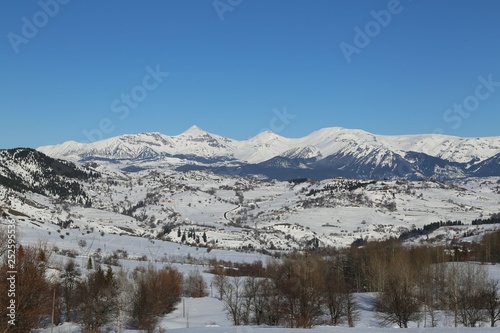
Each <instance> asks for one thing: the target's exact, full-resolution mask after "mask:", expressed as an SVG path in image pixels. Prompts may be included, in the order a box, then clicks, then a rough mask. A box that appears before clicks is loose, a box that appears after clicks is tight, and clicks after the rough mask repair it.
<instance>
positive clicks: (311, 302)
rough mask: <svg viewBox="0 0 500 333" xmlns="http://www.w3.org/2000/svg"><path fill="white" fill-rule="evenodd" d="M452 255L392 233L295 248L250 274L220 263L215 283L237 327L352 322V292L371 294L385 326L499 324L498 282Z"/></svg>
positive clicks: (354, 316)
mask: <svg viewBox="0 0 500 333" xmlns="http://www.w3.org/2000/svg"><path fill="white" fill-rule="evenodd" d="M451 254H452V255H450V254H447V252H446V251H445V249H444V248H442V247H407V246H404V245H403V244H402V243H401V241H399V240H397V239H390V240H387V241H381V242H369V243H367V244H366V245H365V246H363V247H360V248H358V247H354V246H353V247H351V248H349V249H343V250H323V251H320V250H316V251H315V252H312V253H306V254H293V255H291V256H288V257H286V258H284V259H281V260H279V261H278V260H276V261H272V262H270V263H269V264H268V265H267V267H266V268H265V272H262V271H259V272H258V273H257V271H256V272H255V273H256V274H255V275H254V276H250V277H241V276H228V274H226V270H224V269H222V268H219V269H218V270H217V269H215V270H214V271H213V273H215V276H214V279H213V282H212V283H213V284H214V285H215V286H216V290H218V292H219V295H220V298H221V300H222V301H223V302H224V304H225V307H226V311H227V313H228V316H229V318H230V319H231V320H232V321H233V323H234V324H235V325H246V324H257V325H259V324H266V325H280V326H287V327H312V326H314V325H317V324H328V325H339V324H344V325H345V324H347V325H349V326H354V325H355V323H356V320H357V318H358V305H357V303H356V300H355V297H354V293H355V292H372V293H376V297H375V298H374V300H373V304H372V308H373V310H374V312H375V313H376V317H377V318H378V319H379V321H380V323H381V324H383V325H388V324H397V325H399V326H400V327H408V325H409V323H410V322H411V321H417V322H421V323H422V324H423V325H424V326H426V327H429V326H432V327H433V326H436V325H437V324H438V322H439V321H440V320H446V321H448V320H450V321H451V322H452V325H454V326H458V325H461V326H467V327H474V326H478V325H486V324H489V325H491V326H492V327H493V326H496V324H497V322H498V321H499V320H500V290H499V288H500V282H499V281H498V280H494V279H491V278H489V276H488V273H487V269H486V267H485V266H484V265H480V264H477V263H471V262H468V261H467V262H459V261H457V260H456V259H457V258H459V256H456V255H453V254H454V253H453V252H452V253H451ZM453 258H454V259H455V260H451V261H450V259H453ZM232 273H234V272H232ZM248 273H249V272H247V274H248ZM250 274H251V272H250ZM439 314H441V315H443V314H444V316H445V318H442V317H440V316H439ZM450 318H451V319H450ZM445 324H446V323H445Z"/></svg>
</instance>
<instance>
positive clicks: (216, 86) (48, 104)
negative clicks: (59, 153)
mask: <svg viewBox="0 0 500 333" xmlns="http://www.w3.org/2000/svg"><path fill="white" fill-rule="evenodd" d="M499 17H500V2H498V1H496V0H479V1H472V0H469V1H464V0H440V1H433V0H413V1H411V0H401V1H397V0H391V1H386V0H385V1H375V0H359V1H354V0H335V1H331V0H317V1H311V0H215V1H214V0H152V1H138V0H137V1H128V0H120V1H118V0H109V1H96V0H89V1H77V0H72V1H70V0H41V1H38V2H37V1H19V0H3V1H2V2H1V4H0V36H1V42H0V48H1V52H0V66H1V67H0V68H1V71H0V73H1V75H0V91H1V94H0V96H1V97H0V109H1V115H2V129H1V131H0V147H1V148H10V147H19V146H25V147H37V146H41V145H47V144H56V143H61V142H64V141H68V140H75V141H81V142H85V141H93V140H95V139H98V138H101V137H103V138H104V137H111V136H116V135H120V134H123V133H140V132H149V131H156V132H161V133H164V134H168V135H175V134H179V133H181V132H183V131H184V130H186V129H187V128H189V127H190V126H191V125H194V124H196V125H198V126H199V127H201V128H203V129H205V130H207V131H209V132H213V133H216V134H220V135H224V136H228V137H231V138H234V139H241V140H243V139H247V138H249V137H252V136H254V135H256V134H258V133H259V132H261V131H263V130H266V129H271V130H273V131H275V132H277V133H278V134H280V135H284V136H287V137H301V136H304V135H307V134H308V133H310V132H312V131H314V130H317V129H320V128H323V127H330V126H341V127H346V128H356V129H363V130H366V131H369V132H372V133H376V134H388V135H392V134H420V133H433V132H440V133H445V134H450V135H458V136H469V137H471V136H496V135H500V132H499V127H498V124H499V123H500V116H499V114H500V112H499V111H500V62H499V59H500V42H499V35H498V34H499V32H500V20H499V19H498V18H499ZM155 73H156V74H155ZM166 73H168V75H167V74H166Z"/></svg>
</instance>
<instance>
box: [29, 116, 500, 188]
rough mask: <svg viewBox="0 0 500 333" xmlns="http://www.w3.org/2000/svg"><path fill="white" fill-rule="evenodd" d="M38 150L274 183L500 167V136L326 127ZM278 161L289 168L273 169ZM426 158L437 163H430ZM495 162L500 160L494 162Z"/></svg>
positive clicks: (455, 173)
mask: <svg viewBox="0 0 500 333" xmlns="http://www.w3.org/2000/svg"><path fill="white" fill-rule="evenodd" d="M38 150H39V151H41V152H43V153H45V154H47V155H49V156H52V157H56V158H62V159H67V160H71V161H89V160H102V159H105V160H108V161H111V162H112V163H114V164H116V165H117V166H118V167H121V168H123V169H124V170H129V171H130V170H133V171H136V170H138V168H139V169H141V168H157V167H159V166H161V167H170V168H181V170H187V169H199V168H205V169H208V170H211V171H213V172H217V173H229V174H234V173H237V174H240V175H264V176H266V177H270V178H275V177H274V176H273V175H276V174H279V175H281V177H278V178H280V179H290V178H293V177H311V178H316V179H323V178H328V177H332V176H348V177H355V178H363V177H373V178H380V179H381V178H387V177H395V178H413V179H418V178H420V177H435V178H438V179H452V178H457V177H464V176H495V175H500V166H498V163H495V161H497V159H498V156H500V155H499V154H500V137H489V138H459V137H452V136H445V135H411V136H408V135H407V136H382V135H375V134H371V133H368V132H365V131H361V130H349V129H345V128H340V127H332V128H324V129H321V130H318V131H316V132H313V133H311V134H309V135H307V136H305V137H303V138H294V139H292V138H285V137H282V136H279V135H277V134H275V133H272V132H270V131H267V132H263V133H260V134H259V135H257V136H255V137H253V138H250V139H248V140H244V141H237V140H233V139H229V138H225V137H222V136H219V135H215V134H211V133H208V132H206V131H204V130H202V129H200V128H199V127H196V126H193V127H191V128H190V129H188V130H187V131H185V132H184V133H182V134H179V135H176V136H167V135H163V134H160V133H141V134H134V135H121V136H118V137H113V138H110V139H105V140H102V141H97V142H93V143H88V144H83V143H77V142H66V143H63V144H60V145H55V146H44V147H40V148H38ZM415 153H419V154H421V155H420V156H421V157H422V156H427V157H428V158H427V159H426V161H425V162H422V158H420V159H418V160H415V159H411V158H409V157H408V154H410V155H412V154H413V155H414V154H415ZM277 157H280V158H286V159H288V160H289V161H288V162H286V161H283V160H282V161H281V162H279V163H277V162H276V161H274V162H271V161H272V160H273V159H276V158H277ZM429 158H433V159H432V163H431V164H429ZM493 158H496V160H494V161H493V162H491V159H493ZM483 163H488V164H487V166H484V165H483ZM484 170H487V172H485V171H484Z"/></svg>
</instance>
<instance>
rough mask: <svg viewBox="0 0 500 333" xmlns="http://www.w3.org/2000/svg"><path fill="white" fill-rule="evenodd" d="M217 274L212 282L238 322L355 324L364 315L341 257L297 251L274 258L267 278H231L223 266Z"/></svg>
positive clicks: (269, 265)
mask: <svg viewBox="0 0 500 333" xmlns="http://www.w3.org/2000/svg"><path fill="white" fill-rule="evenodd" d="M215 273H216V274H215V275H214V278H213V281H212V284H213V285H214V286H215V288H216V290H217V291H218V293H219V297H220V299H221V300H222V301H223V302H224V306H225V309H226V311H227V313H228V316H229V318H230V319H231V320H232V321H233V323H234V325H248V324H255V325H261V324H266V325H273V326H277V325H279V326H287V327H291V328H295V327H304V328H310V327H313V326H314V325H317V324H331V325H339V324H341V323H347V324H348V325H349V326H354V325H355V322H356V320H357V319H358V310H357V304H356V302H355V300H354V296H353V293H352V292H351V288H350V286H349V284H347V283H346V279H345V274H344V273H345V272H344V269H343V263H342V262H341V261H339V260H338V258H334V259H324V258H319V257H315V256H312V255H304V256H302V255H294V256H291V257H288V258H286V259H284V260H280V261H273V262H270V263H269V264H268V266H267V273H266V276H265V277H257V276H250V277H241V276H231V277H230V276H227V275H226V274H224V270H223V269H222V268H221V269H220V270H219V271H218V272H215ZM324 313H328V319H325V316H324Z"/></svg>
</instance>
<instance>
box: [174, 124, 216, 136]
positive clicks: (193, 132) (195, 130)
mask: <svg viewBox="0 0 500 333" xmlns="http://www.w3.org/2000/svg"><path fill="white" fill-rule="evenodd" d="M207 134H210V133H208V132H206V131H204V130H203V129H201V128H200V127H198V126H196V125H193V126H191V127H190V128H188V129H187V130H186V131H184V132H182V133H181V134H179V135H178V136H191V137H198V136H204V135H207Z"/></svg>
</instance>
